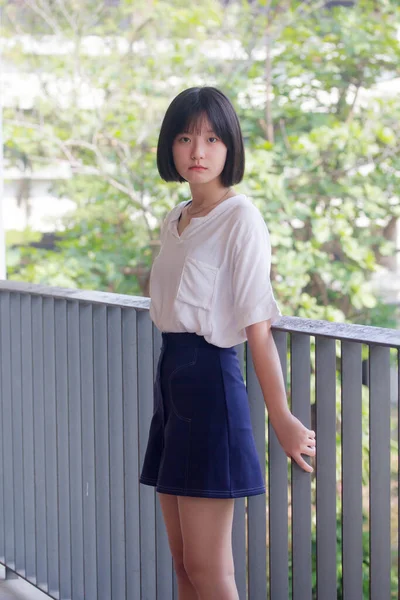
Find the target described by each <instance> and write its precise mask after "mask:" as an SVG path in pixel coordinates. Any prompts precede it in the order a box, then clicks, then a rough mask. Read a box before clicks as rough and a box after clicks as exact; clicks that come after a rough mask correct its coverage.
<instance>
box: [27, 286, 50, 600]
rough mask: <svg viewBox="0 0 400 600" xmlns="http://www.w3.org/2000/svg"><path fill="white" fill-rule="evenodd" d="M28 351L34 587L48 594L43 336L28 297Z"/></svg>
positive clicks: (36, 299)
mask: <svg viewBox="0 0 400 600" xmlns="http://www.w3.org/2000/svg"><path fill="white" fill-rule="evenodd" d="M31 308H32V348H33V347H34V343H35V344H36V350H35V351H34V352H33V356H32V360H33V405H34V411H33V423H34V461H35V462H34V469H35V507H36V513H35V548H36V584H37V586H38V587H39V588H40V589H42V590H44V591H46V592H47V591H48V589H49V586H48V569H47V560H48V559H47V557H48V545H47V539H48V534H47V514H46V470H45V461H46V446H45V403H44V355H43V352H44V333H43V299H42V297H41V296H32V305H31Z"/></svg>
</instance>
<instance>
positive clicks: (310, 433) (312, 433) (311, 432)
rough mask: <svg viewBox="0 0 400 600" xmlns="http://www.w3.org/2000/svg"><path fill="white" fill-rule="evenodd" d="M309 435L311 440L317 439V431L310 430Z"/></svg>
mask: <svg viewBox="0 0 400 600" xmlns="http://www.w3.org/2000/svg"><path fill="white" fill-rule="evenodd" d="M308 435H309V436H310V437H311V438H315V431H313V430H312V429H309V430H308Z"/></svg>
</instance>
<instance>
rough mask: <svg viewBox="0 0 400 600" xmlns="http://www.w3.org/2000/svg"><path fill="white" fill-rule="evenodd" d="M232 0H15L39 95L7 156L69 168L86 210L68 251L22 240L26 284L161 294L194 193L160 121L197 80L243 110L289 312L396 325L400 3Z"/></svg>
mask: <svg viewBox="0 0 400 600" xmlns="http://www.w3.org/2000/svg"><path fill="white" fill-rule="evenodd" d="M224 4H225V5H223V4H220V3H219V2H216V1H211V0H207V1H205V2H202V4H201V6H198V7H196V8H195V7H194V6H190V7H188V5H186V4H185V3H184V2H183V1H179V0H173V1H169V2H164V1H157V0H153V1H152V2H144V1H142V0H137V1H135V3H133V4H132V3H131V2H130V1H128V0H125V1H121V2H119V3H112V4H107V3H98V2H97V1H96V2H94V1H89V2H85V3H84V4H78V3H76V2H72V1H70V2H68V3H60V4H57V3H52V2H46V1H44V0H43V1H42V2H41V3H40V4H39V3H37V2H35V0H32V2H30V3H29V4H28V3H22V4H20V3H15V4H9V5H7V6H6V8H5V10H4V19H3V20H4V26H3V35H4V36H5V37H6V38H8V41H9V44H6V45H5V50H4V56H5V59H6V60H7V61H10V62H12V63H13V64H15V66H16V67H18V69H19V70H20V72H22V73H24V72H26V74H27V76H28V75H32V74H35V75H37V77H38V81H39V88H40V90H39V92H38V94H37V96H36V98H35V101H34V104H33V106H32V108H31V109H25V110H23V109H20V108H19V107H14V108H6V109H5V142H6V144H5V156H6V159H7V160H8V161H9V162H10V163H15V164H21V162H22V163H23V164H24V165H28V167H29V169H32V170H35V169H37V168H38V167H39V166H41V165H43V164H53V165H54V164H59V163H63V164H65V163H67V164H69V166H70V170H71V173H72V177H71V178H69V179H63V180H56V181H55V183H54V188H53V193H54V194H55V195H59V196H60V197H68V198H71V199H73V200H74V201H75V203H76V209H75V210H74V211H72V212H71V214H70V215H68V216H67V217H66V218H65V219H64V223H63V228H64V230H63V232H62V238H63V239H62V241H61V242H60V243H59V244H58V248H57V251H56V252H54V251H53V252H50V251H44V250H40V249H37V250H36V251H32V249H31V248H23V247H18V248H17V249H14V250H13V252H12V253H11V255H10V259H9V264H8V270H9V277H10V278H11V279H24V280H30V281H36V282H40V283H50V284H53V285H61V282H62V285H68V286H73V287H82V288H89V289H101V290H103V289H105V290H110V291H115V292H120V293H132V294H147V293H148V288H147V282H148V274H149V270H150V268H151V264H152V260H153V257H154V255H155V253H156V251H157V248H158V243H157V241H158V235H159V226H160V223H161V220H162V218H163V217H164V216H165V214H166V212H167V211H168V210H170V209H171V208H172V207H173V206H174V205H175V204H176V203H177V202H179V201H180V200H182V199H184V198H186V197H188V194H189V190H188V188H187V187H185V186H179V184H165V183H164V182H162V181H161V180H160V178H159V176H158V172H157V170H156V165H155V149H156V144H157V135H158V131H159V127H160V123H161V120H162V117H163V114H164V112H165V110H166V108H167V106H168V104H169V102H170V101H171V99H172V98H173V97H174V96H175V95H176V94H177V93H178V92H179V91H181V90H182V89H183V88H185V87H189V86H192V85H198V84H199V85H202V84H207V85H215V86H217V87H220V88H221V89H222V90H223V91H224V92H225V93H226V94H227V95H228V96H229V97H230V98H231V99H232V101H233V103H234V104H235V107H236V108H237V111H238V113H239V116H240V120H241V123H242V128H243V132H244V136H245V142H246V156H247V169H246V177H245V180H244V181H243V182H242V184H241V185H240V186H237V190H238V191H239V192H243V193H247V194H249V195H250V196H251V198H252V199H253V201H254V203H255V204H256V205H257V206H258V207H259V209H260V210H261V212H262V214H263V215H264V218H265V220H266V223H267V224H268V227H269V230H270V233H271V240H272V245H273V250H274V254H273V266H272V278H273V280H274V289H275V292H276V295H277V298H278V300H279V302H280V304H281V306H282V308H283V312H284V314H287V315H294V314H295V315H297V316H300V317H308V318H315V319H327V320H336V321H344V320H349V321H352V322H360V323H374V324H379V325H381V326H385V325H386V326H390V325H392V323H393V319H394V318H395V317H394V309H393V307H390V306H389V307H386V308H385V309H384V310H381V308H380V306H381V305H382V302H381V299H380V297H379V295H378V294H377V293H376V291H375V290H374V289H373V288H372V287H371V275H372V274H373V273H374V272H375V271H376V269H377V266H378V265H379V263H380V262H381V261H382V259H383V260H384V257H385V256H388V255H390V254H392V253H393V250H394V244H393V242H392V241H391V240H390V239H388V238H390V236H389V235H388V230H389V228H390V226H391V224H393V219H396V218H397V217H398V216H399V214H400V205H399V181H398V172H399V168H400V158H399V152H398V143H397V139H398V133H399V122H400V101H399V97H398V96H396V95H391V96H385V95H384V94H383V93H382V92H380V91H379V90H378V88H377V87H376V86H377V84H378V83H379V82H380V81H382V80H386V81H390V80H391V79H394V78H395V77H396V76H398V74H399V68H398V65H399V64H400V50H399V44H398V40H397V31H398V25H399V20H400V19H399V7H398V6H396V4H395V3H392V2H389V1H383V2H378V3H377V2H374V1H372V0H360V1H359V2H357V3H356V5H355V7H353V8H351V9H349V8H343V7H337V8H334V9H332V10H327V9H325V8H324V6H323V4H321V5H318V6H313V5H311V4H309V3H307V2H299V1H293V0H285V1H283V2H277V1H273V2H271V3H268V5H267V4H266V3H265V2H261V1H253V2H251V3H249V2H245V1H243V2H228V3H224ZM27 34H28V35H29V36H30V38H29V39H30V40H31V41H32V40H35V41H37V42H40V43H41V44H42V46H41V47H39V46H38V47H37V48H41V50H40V51H39V50H38V49H36V50H35V47H34V46H33V45H32V44H31V46H29V44H28V43H27V41H26V37H25V36H26V35H27ZM11 42H12V43H11ZM45 43H46V44H48V45H47V48H48V50H47V51H46V52H45V51H43V48H44V44H45ZM55 43H56V45H54V44H55ZM51 44H53V45H51ZM56 49H57V51H56ZM268 57H269V58H268ZM27 175H28V176H29V173H27Z"/></svg>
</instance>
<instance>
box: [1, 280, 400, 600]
mask: <svg viewBox="0 0 400 600" xmlns="http://www.w3.org/2000/svg"><path fill="white" fill-rule="evenodd" d="M148 307H149V300H148V299H145V298H135V297H130V296H121V295H115V294H107V293H102V292H82V291H77V290H64V289H60V288H48V287H43V286H38V285H31V284H25V283H19V282H12V281H3V282H0V378H1V382H0V394H1V398H0V418H1V427H0V435H1V440H2V443H1V444H0V454H1V455H0V515H1V517H0V563H3V564H4V565H6V566H7V567H8V568H9V569H11V570H12V571H15V572H16V573H18V574H19V575H20V576H22V577H24V578H25V579H27V580H28V581H30V582H32V583H33V584H34V585H36V586H37V587H38V588H40V589H42V590H44V591H46V592H47V593H48V594H49V595H50V596H51V597H53V598H57V599H62V600H64V599H65V600H67V599H71V600H173V599H176V598H177V589H176V581H175V576H174V573H173V568H172V559H171V555H170V552H169V548H168V542H167V536H166V532H165V528H164V523H163V519H162V514H161V509H160V506H159V503H158V500H157V497H156V494H155V492H154V488H151V487H148V486H142V485H139V482H138V478H139V469H140V465H141V464H142V461H143V457H144V452H145V448H146V443H147V434H148V428H149V424H150V419H151V416H152V412H153V398H152V391H153V378H154V374H155V368H156V365H157V360H158V355H159V351H160V345H161V335H160V333H159V332H158V331H157V330H156V329H155V328H154V327H153V326H152V323H151V321H150V318H149V315H148ZM274 338H275V342H276V344H277V348H278V352H279V355H280V359H281V365H282V369H283V373H284V375H285V379H286V381H287V384H288V398H289V400H290V403H291V408H292V411H293V413H294V414H295V415H296V416H298V417H299V418H300V419H301V420H302V421H303V422H304V423H305V424H306V425H311V422H312V417H313V419H314V421H313V423H312V424H313V426H315V427H316V431H317V447H318V452H317V459H316V474H315V475H313V476H312V477H310V475H307V474H306V473H304V472H303V471H301V470H300V469H299V468H298V467H297V466H296V465H293V466H292V467H291V469H289V470H288V463H287V458H286V456H285V455H284V453H283V451H282V449H281V447H280V446H279V444H278V442H277V439H276V437H275V434H274V432H273V430H271V429H270V427H268V426H267V427H266V419H265V407H264V401H263V398H262V394H261V390H260V387H259V384H258V381H257V377H256V375H255V371H254V368H253V363H252V361H251V356H250V352H249V349H247V348H246V346H245V345H242V346H240V347H238V351H239V356H240V358H241V361H242V366H243V374H244V376H245V380H246V385H247V389H248V393H249V400H250V408H251V417H252V423H253V428H254V435H255V439H256V444H257V449H258V452H259V456H260V459H261V460H262V461H263V462H264V461H265V462H266V474H267V477H268V491H267V497H266V498H265V496H253V497H250V498H248V499H237V500H236V502H235V517H234V529H233V545H234V557H235V570H236V579H237V585H238V589H239V594H240V598H241V600H244V599H245V598H249V599H250V600H265V599H266V598H270V599H272V600H287V599H288V597H292V598H293V600H308V599H311V598H313V597H318V599H319V600H333V599H334V598H337V597H341V598H344V599H345V600H361V599H363V598H364V597H368V596H365V593H366V592H365V589H366V583H365V568H366V567H365V564H366V559H367V560H368V562H369V565H370V566H369V571H368V579H369V581H367V588H368V594H369V597H370V598H371V599H372V600H386V599H388V600H389V598H395V597H396V598H397V594H398V591H397V577H398V569H397V563H396V560H397V559H395V558H394V557H393V546H395V553H396V552H397V550H398V539H394V536H393V535H392V538H391V525H392V526H393V523H394V522H395V529H397V528H398V521H397V520H396V519H397V517H396V515H397V514H398V512H396V510H392V507H394V508H396V507H397V509H398V482H399V480H398V468H397V465H395V467H393V465H392V466H391V459H394V458H395V454H396V455H397V453H396V451H395V450H393V451H392V452H391V447H390V440H391V435H392V437H393V431H391V425H392V426H395V427H396V432H397V433H396V439H397V440H398V436H399V428H398V406H397V405H394V404H393V403H391V402H390V387H389V381H390V369H391V368H392V369H394V368H395V369H397V374H398V373H399V370H398V351H396V349H398V348H399V347H400V335H399V333H398V332H397V331H394V330H388V329H378V328H373V327H362V326H357V325H344V324H334V323H327V322H323V321H312V320H305V319H298V318H294V317H292V318H289V317H285V318H282V319H281V320H280V321H279V323H277V325H276V326H275V327H274ZM366 351H368V359H369V388H368V390H367V389H366V388H365V386H363V385H362V356H363V355H362V352H363V353H364V354H365V353H366ZM246 353H247V360H245V357H246ZM391 362H392V366H391ZM289 366H290V368H289ZM337 374H339V378H338V377H337ZM397 377H398V375H397ZM338 379H339V380H338ZM365 393H368V396H369V399H368V410H369V427H368V428H367V430H365V427H364V426H363V423H364V421H365V416H364V412H365V400H363V395H365ZM396 393H397V394H398V390H397V391H396ZM340 424H341V425H340ZM392 429H393V427H392ZM368 436H369V440H368ZM337 438H339V444H338V439H337ZM266 440H267V441H266ZM366 441H367V442H368V444H367V445H368V447H369V464H370V470H369V471H370V475H369V480H368V481H363V480H362V473H363V469H362V467H363V464H364V466H365V451H363V450H362V448H363V447H365V443H366ZM266 443H267V449H268V452H267V454H266ZM340 457H341V459H340ZM367 460H368V452H367ZM396 469H397V470H396ZM364 473H365V469H364ZM391 473H392V478H391ZM394 476H395V480H393V477H394ZM366 493H367V495H368V494H369V497H367V501H368V504H369V510H368V511H367V513H366V511H365V503H366V499H365V494H366ZM391 503H392V506H391ZM288 508H289V510H288ZM367 508H368V507H367ZM366 514H367V516H366ZM392 529H393V527H392ZM365 535H367V536H368V540H369V549H368V548H367V555H366V549H365ZM363 540H364V543H363ZM338 556H339V558H338ZM338 590H339V591H338Z"/></svg>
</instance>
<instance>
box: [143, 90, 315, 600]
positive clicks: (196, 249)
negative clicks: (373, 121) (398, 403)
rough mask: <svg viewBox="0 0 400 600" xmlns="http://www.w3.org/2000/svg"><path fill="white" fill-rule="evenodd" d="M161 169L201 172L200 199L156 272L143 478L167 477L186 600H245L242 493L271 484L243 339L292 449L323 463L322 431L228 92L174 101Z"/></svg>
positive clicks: (171, 176) (178, 225) (196, 184)
mask: <svg viewBox="0 0 400 600" xmlns="http://www.w3.org/2000/svg"><path fill="white" fill-rule="evenodd" d="M157 166H158V170H159V173H160V175H161V177H162V178H163V179H164V180H165V181H179V182H184V181H186V182H188V183H189V187H190V192H191V200H189V201H187V202H186V201H184V202H181V203H179V204H178V205H177V206H176V207H175V208H173V209H172V210H171V211H170V212H169V213H168V215H167V216H166V218H165V220H164V223H163V226H162V230H161V249H160V253H159V255H158V256H157V257H156V259H155V261H154V264H153V268H152V272H151V277H150V295H151V307H150V316H151V319H152V320H153V322H154V323H155V325H156V326H157V327H158V329H160V330H161V331H162V339H163V343H162V348H161V354H160V359H159V363H158V367H157V375H156V378H155V383H154V414H153V418H152V421H151V426H150V432H149V438H148V445H147V450H146V455H145V458H144V463H143V467H142V472H141V476H140V482H141V483H143V484H146V485H151V486H155V487H156V490H157V492H158V493H159V499H160V503H161V507H162V511H163V516H164V519H165V524H166V529H167V533H168V539H169V545H170V548H171V553H172V556H173V560H174V568H175V570H176V574H177V580H178V586H179V600H195V599H196V600H214V599H215V600H237V599H238V592H237V588H236V585H235V579H234V566H233V557H232V547H231V533H232V517H233V509H234V498H238V497H243V496H251V495H256V494H264V493H265V485H264V477H263V470H264V468H261V465H260V462H259V459H258V455H257V453H256V449H255V444H254V438H253V432H252V427H251V422H250V414H249V406H248V397H247V393H246V388H245V384H244V382H243V378H242V375H241V371H240V368H239V362H238V358H237V354H236V350H235V348H234V346H236V345H237V344H240V343H242V342H244V341H245V340H246V339H247V340H248V343H249V346H250V349H251V355H252V358H253V362H254V366H255V370H256V374H257V377H258V380H259V382H260V386H261V389H262V392H263V396H264V398H265V404H266V407H267V409H268V413H269V418H270V420H271V423H272V425H273V427H274V430H275V432H276V434H277V436H278V439H279V441H280V443H281V445H282V447H283V449H284V450H285V452H286V454H287V455H288V456H290V457H292V458H293V459H294V460H296V461H297V463H298V464H299V465H300V466H301V467H302V468H303V469H304V470H305V471H308V472H310V471H312V468H311V467H310V465H309V464H308V463H307V462H306V461H305V460H304V458H303V457H302V456H301V455H302V454H305V455H308V456H314V454H315V434H314V432H313V431H311V430H309V429H307V428H306V427H304V426H303V424H302V423H301V422H300V421H299V420H298V419H296V418H295V417H294V416H293V415H292V414H291V413H290V411H289V409H288V405H287V400H286V395H285V388H284V382H283V377H282V372H281V367H280V362H279V357H278V353H277V350H276V346H275V344H274V341H273V337H272V334H271V330H270V327H271V324H272V323H273V322H274V321H275V320H276V319H277V318H278V317H279V316H280V315H281V313H280V311H279V308H278V306H277V304H276V301H275V299H274V295H273V292H272V288H271V283H270V266H271V247H270V241H269V233H268V229H267V227H266V225H265V223H264V220H263V218H262V216H261V213H260V212H259V210H258V209H257V208H256V207H255V206H254V205H253V204H252V203H251V201H250V200H249V199H248V198H247V197H246V196H244V195H243V194H238V193H236V192H235V190H234V189H233V188H232V186H233V185H234V184H237V183H239V182H240V181H241V180H242V178H243V174H244V146H243V138H242V133H241V129H240V124H239V121H238V118H237V115H236V113H235V110H234V108H233V106H232V104H231V103H230V101H229V100H228V98H227V97H226V96H225V95H224V94H223V93H222V92H220V91H219V90H217V89H215V88H212V87H202V88H190V89H187V90H185V91H183V92H182V93H180V94H179V95H178V96H177V97H176V98H175V99H174V100H173V102H172V103H171V105H170V106H169V108H168V110H167V112H166V114H165V117H164V120H163V123H162V126H161V131H160V136H159V142H158V149H157Z"/></svg>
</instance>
